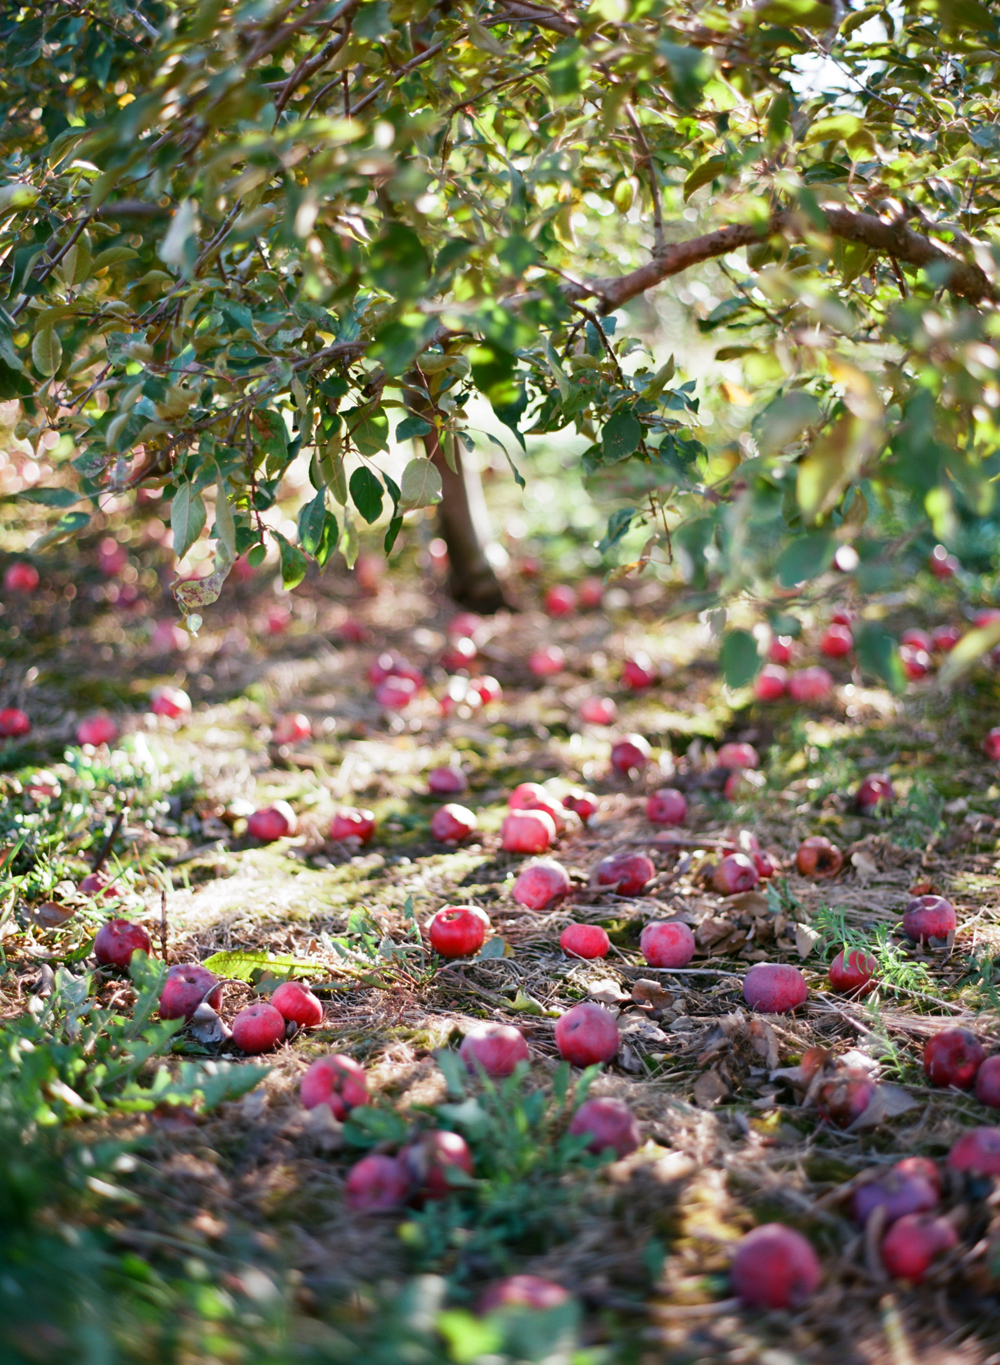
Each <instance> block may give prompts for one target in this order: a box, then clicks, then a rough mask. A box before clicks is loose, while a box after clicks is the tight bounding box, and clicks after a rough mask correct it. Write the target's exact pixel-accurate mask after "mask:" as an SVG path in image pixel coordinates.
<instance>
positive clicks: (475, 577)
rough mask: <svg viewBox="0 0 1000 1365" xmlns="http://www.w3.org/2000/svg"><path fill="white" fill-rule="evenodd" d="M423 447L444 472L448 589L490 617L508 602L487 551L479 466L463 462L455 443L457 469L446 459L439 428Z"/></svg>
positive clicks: (441, 521) (441, 518)
mask: <svg viewBox="0 0 1000 1365" xmlns="http://www.w3.org/2000/svg"><path fill="white" fill-rule="evenodd" d="M424 449H425V450H426V452H427V457H428V459H430V460H432V461H433V463H434V465H435V466H436V467H437V470H438V472H439V473H440V475H441V501H440V503H439V504H438V510H437V519H438V531H439V532H440V535H441V539H442V540H443V541H444V543H445V544H446V545H447V547H448V591H449V593H450V594H451V596H452V597H453V598H454V600H455V601H456V602H458V603H459V605H460V606H463V607H468V608H469V609H470V611H478V612H483V613H485V614H487V615H489V614H490V613H492V612H495V611H499V610H500V608H501V607H506V606H508V605H509V604H508V602H507V600H506V598H505V597H504V592H503V588H502V587H501V585H500V580H499V579H498V578H497V576H496V572H495V571H494V568H493V565H492V564H491V563H490V561H489V559H488V558H487V555H486V547H487V545H489V543H490V541H491V539H492V533H491V531H490V526H489V519H488V516H487V512H486V499H485V497H484V495H483V486H482V482H481V480H480V478H479V471H478V469H473V468H472V467H471V466H469V465H468V464H466V463H464V462H463V460H462V453H461V451H460V450H459V449H458V448H457V442H456V444H455V450H454V457H455V468H454V469H452V468H451V466H450V465H449V463H448V461H447V460H446V459H445V455H444V451H443V450H442V449H441V442H440V441H439V440H438V436H437V432H436V431H434V432H431V433H430V434H429V435H427V436H425V437H424Z"/></svg>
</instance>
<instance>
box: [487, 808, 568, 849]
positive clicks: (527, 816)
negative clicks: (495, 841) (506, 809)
mask: <svg viewBox="0 0 1000 1365" xmlns="http://www.w3.org/2000/svg"><path fill="white" fill-rule="evenodd" d="M555 837H556V827H555V822H554V821H553V819H552V816H551V815H549V814H548V813H547V812H546V811H543V810H512V811H511V812H510V814H509V815H507V816H505V818H504V822H503V825H502V826H501V828H500V840H501V843H502V844H503V847H504V849H505V850H506V852H507V853H544V852H545V850H546V849H547V848H548V846H549V845H550V844H551V843H552V842H553V841H554V839H555Z"/></svg>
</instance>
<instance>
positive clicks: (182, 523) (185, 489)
mask: <svg viewBox="0 0 1000 1365" xmlns="http://www.w3.org/2000/svg"><path fill="white" fill-rule="evenodd" d="M170 529H171V530H172V531H173V533H174V554H175V555H176V556H177V558H178V559H183V558H184V556H185V555H186V554H187V552H188V550H190V548H191V546H192V545H193V544H194V543H195V541H196V540H197V539H198V537H199V536H200V535H201V533H202V531H203V530H204V529H205V504H204V503H203V502H202V500H201V494H200V493H196V492H194V490H193V488H192V486H191V484H189V483H182V484H181V486H180V487H179V488H178V490H177V492H176V493H175V494H174V497H173V501H172V502H171V504H170Z"/></svg>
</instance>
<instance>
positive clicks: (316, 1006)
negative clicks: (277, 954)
mask: <svg viewBox="0 0 1000 1365" xmlns="http://www.w3.org/2000/svg"><path fill="white" fill-rule="evenodd" d="M271 1004H272V1005H273V1006H274V1008H275V1009H276V1010H277V1011H278V1013H279V1014H280V1015H281V1017H282V1018H283V1019H287V1020H289V1021H290V1022H291V1023H293V1024H298V1026H299V1027H300V1028H318V1027H319V1025H320V1024H322V1022H323V1004H322V1001H320V1000H318V999H317V998H316V996H315V995H313V993H312V991H311V990H310V989H309V987H308V986H303V984H302V982H301V981H283V982H282V983H281V985H280V986H279V987H278V989H277V990H276V991H274V993H273V994H272V996H271Z"/></svg>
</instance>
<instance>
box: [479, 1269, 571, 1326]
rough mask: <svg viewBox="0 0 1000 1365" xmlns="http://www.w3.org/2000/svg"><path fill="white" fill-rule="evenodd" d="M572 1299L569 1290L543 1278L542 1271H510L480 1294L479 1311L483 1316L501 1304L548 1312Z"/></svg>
mask: <svg viewBox="0 0 1000 1365" xmlns="http://www.w3.org/2000/svg"><path fill="white" fill-rule="evenodd" d="M568 1300H569V1294H568V1292H567V1291H566V1290H565V1289H563V1287H562V1285H561V1284H556V1283H555V1282H554V1281H552V1280H543V1279H541V1278H540V1277H539V1276H538V1275H509V1276H508V1277H507V1279H505V1280H499V1281H498V1282H497V1283H496V1284H494V1285H491V1286H490V1288H489V1289H487V1290H486V1292H485V1293H484V1294H482V1295H481V1296H480V1298H479V1300H478V1302H477V1304H476V1312H477V1313H478V1314H479V1315H480V1317H484V1316H485V1315H486V1314H487V1313H495V1312H496V1311H497V1310H498V1309H501V1308H534V1309H537V1310H538V1311H539V1312H544V1311H545V1310H546V1309H549V1308H558V1307H559V1306H560V1305H561V1304H564V1303H566V1302H568Z"/></svg>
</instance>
